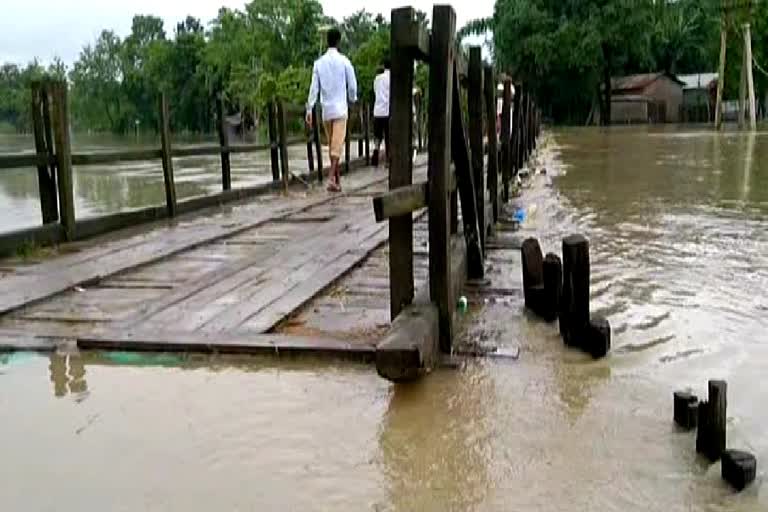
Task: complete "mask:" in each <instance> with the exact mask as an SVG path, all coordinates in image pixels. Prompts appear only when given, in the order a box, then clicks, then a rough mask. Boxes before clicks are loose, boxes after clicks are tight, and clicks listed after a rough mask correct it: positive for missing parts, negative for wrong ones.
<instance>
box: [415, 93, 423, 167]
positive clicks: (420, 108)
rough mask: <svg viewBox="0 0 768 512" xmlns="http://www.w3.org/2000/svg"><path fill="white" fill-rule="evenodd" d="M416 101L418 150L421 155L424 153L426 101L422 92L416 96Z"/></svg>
mask: <svg viewBox="0 0 768 512" xmlns="http://www.w3.org/2000/svg"><path fill="white" fill-rule="evenodd" d="M414 101H415V102H416V143H417V146H416V150H417V151H418V152H419V153H421V152H423V151H424V124H423V122H424V114H423V108H424V101H423V94H422V93H421V91H419V93H418V94H416V98H414Z"/></svg>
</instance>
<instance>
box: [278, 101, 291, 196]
mask: <svg viewBox="0 0 768 512" xmlns="http://www.w3.org/2000/svg"><path fill="white" fill-rule="evenodd" d="M285 123H286V120H285V109H284V108H283V102H281V101H278V102H277V136H278V139H279V144H280V173H281V176H282V178H283V187H284V188H286V189H287V188H288V183H289V182H290V180H291V170H290V164H289V163H288V132H287V128H286V126H285Z"/></svg>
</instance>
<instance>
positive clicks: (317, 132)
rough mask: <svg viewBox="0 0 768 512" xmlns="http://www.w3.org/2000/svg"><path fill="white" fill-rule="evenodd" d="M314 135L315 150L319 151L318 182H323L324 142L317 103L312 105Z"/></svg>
mask: <svg viewBox="0 0 768 512" xmlns="http://www.w3.org/2000/svg"><path fill="white" fill-rule="evenodd" d="M312 135H313V137H314V140H315V152H316V153H317V182H318V183H322V182H323V143H322V141H321V140H320V117H318V111H317V105H315V106H313V107H312Z"/></svg>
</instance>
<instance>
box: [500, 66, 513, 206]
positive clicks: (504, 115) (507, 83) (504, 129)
mask: <svg viewBox="0 0 768 512" xmlns="http://www.w3.org/2000/svg"><path fill="white" fill-rule="evenodd" d="M511 106H512V80H510V79H509V77H504V96H503V99H502V104H501V183H502V192H501V194H502V199H503V201H504V202H505V203H506V202H507V201H509V179H510V169H511V168H512V160H511V154H510V149H511V140H510V133H509V124H510V120H511V118H510V115H511V114H510V108H511Z"/></svg>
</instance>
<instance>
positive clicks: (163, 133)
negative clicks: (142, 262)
mask: <svg viewBox="0 0 768 512" xmlns="http://www.w3.org/2000/svg"><path fill="white" fill-rule="evenodd" d="M160 144H161V145H162V150H163V183H164V185H165V205H166V208H167V210H168V216H169V217H175V216H176V182H175V180H174V178H173V157H172V156H171V155H172V151H173V149H172V146H171V126H170V115H169V113H168V97H167V96H166V95H165V94H162V95H161V97H160Z"/></svg>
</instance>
